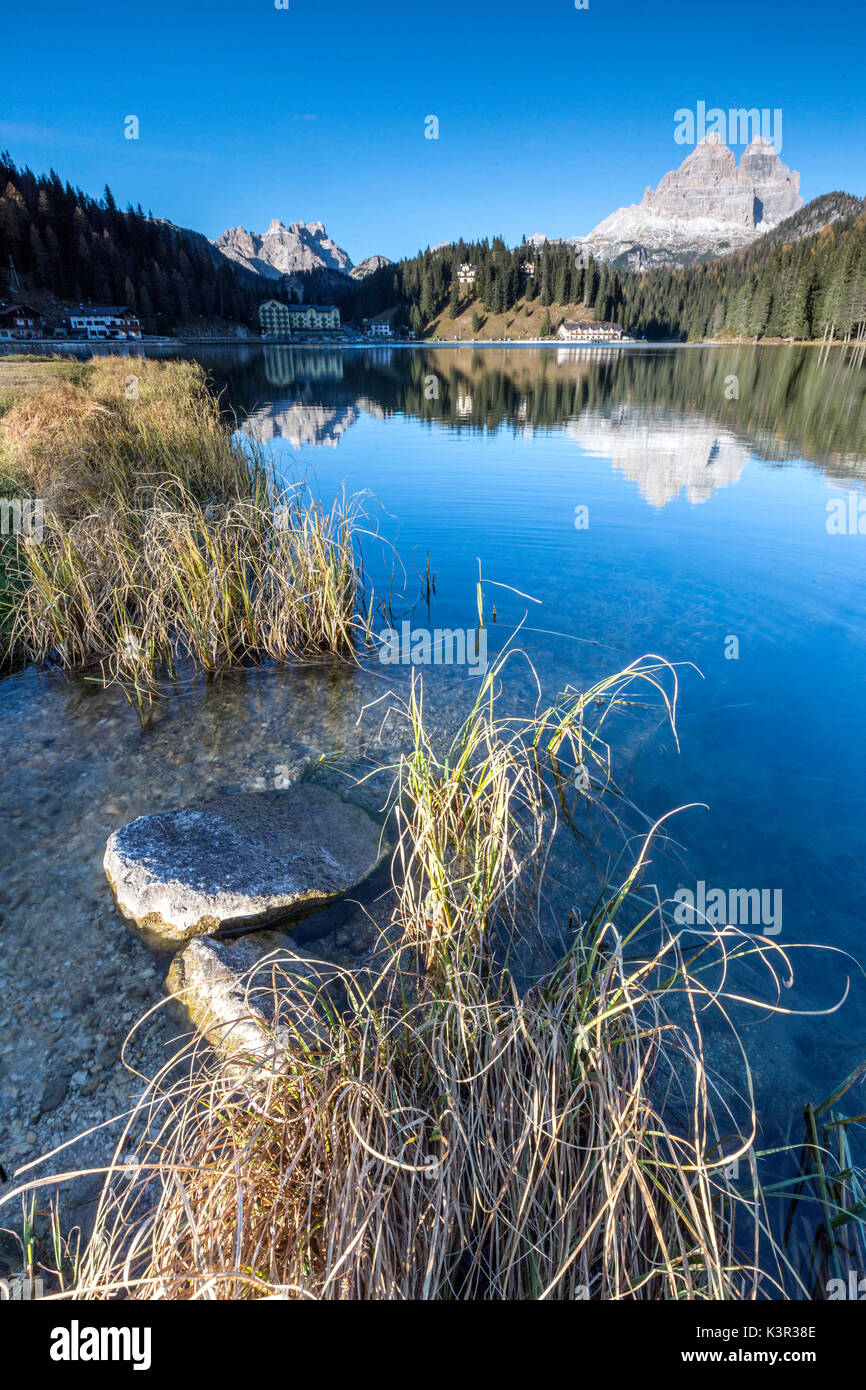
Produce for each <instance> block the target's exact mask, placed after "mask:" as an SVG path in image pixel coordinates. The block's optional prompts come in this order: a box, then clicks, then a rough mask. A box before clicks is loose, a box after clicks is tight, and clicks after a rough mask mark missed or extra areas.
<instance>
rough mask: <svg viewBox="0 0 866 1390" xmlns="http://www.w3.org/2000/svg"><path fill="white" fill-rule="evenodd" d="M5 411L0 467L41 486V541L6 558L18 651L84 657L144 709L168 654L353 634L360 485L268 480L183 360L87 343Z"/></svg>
mask: <svg viewBox="0 0 866 1390" xmlns="http://www.w3.org/2000/svg"><path fill="white" fill-rule="evenodd" d="M130 389H133V394H132V395H129V394H128V392H129V391H130ZM3 428H4V436H5V442H6V450H7V456H8V462H7V466H8V468H9V469H10V470H11V471H12V473H13V474H14V476H15V477H16V478H17V479H19V480H20V483H21V485H22V487H23V488H25V489H26V490H27V491H28V492H29V493H30V494H31V495H35V496H39V497H43V498H44V499H45V502H46V513H45V524H44V533H43V536H42V539H41V541H36V540H34V539H32V538H31V539H30V540H29V541H28V542H27V543H24V542H22V543H21V544H19V545H17V547H16V551H17V565H15V564H12V563H10V562H7V563H8V567H9V571H10V578H11V583H10V584H9V585H8V587H7V594H8V595H11V601H12V602H13V604H14V609H15V612H14V618H13V620H12V621H7V628H8V629H9V631H10V632H11V637H10V645H11V648H12V650H13V651H14V652H15V654H16V655H17V657H18V658H19V659H24V660H31V661H39V662H49V661H51V662H56V663H58V664H60V665H61V666H63V667H64V668H65V669H67V670H70V671H93V670H98V671H99V672H100V674H101V677H102V679H103V680H105V681H112V680H119V681H121V682H122V683H123V684H124V686H125V688H127V689H128V690H129V691H130V692H131V694H132V695H133V697H134V698H135V699H136V700H137V702H138V703H139V705H140V707H141V708H142V709H144V708H146V707H147V705H148V702H149V701H151V700H152V698H153V697H154V695H155V693H156V692H157V689H158V680H159V673H160V671H161V670H164V671H166V672H168V673H169V674H171V673H173V672H174V671H175V669H176V666H177V663H178V661H179V660H182V659H189V660H191V661H192V662H193V663H194V664H195V665H196V666H197V667H198V668H200V669H203V670H205V671H208V672H215V671H218V670H220V669H223V668H225V667H228V666H232V665H239V664H242V663H244V662H247V661H252V660H262V659H265V658H273V659H276V660H281V661H284V660H289V659H294V658H298V657H306V656H310V655H314V654H315V655H319V654H333V655H339V656H347V655H349V654H351V653H352V652H353V651H354V649H355V646H356V643H357V641H358V639H359V636H366V634H367V625H366V619H365V614H368V613H369V612H370V608H369V603H368V602H367V601H366V595H365V593H364V578H363V571H362V565H361V558H360V541H359V530H360V523H361V518H362V512H361V504H360V502H359V501H358V500H357V499H354V500H353V499H349V498H346V497H342V498H341V499H339V501H338V502H337V503H335V504H334V506H332V507H331V508H330V509H326V508H324V507H322V506H321V505H320V504H319V503H318V502H316V501H315V499H314V498H313V497H312V496H311V494H310V493H309V492H308V491H307V490H306V489H305V488H304V487H302V486H294V487H290V488H288V489H280V488H278V487H277V486H276V483H275V481H274V480H273V478H271V477H270V476H269V475H268V473H267V472H266V470H265V469H264V467H263V466H262V464H261V462H260V460H259V459H258V457H257V456H256V454H255V453H251V452H250V451H249V450H248V449H247V448H246V447H245V446H244V445H242V444H241V443H240V442H239V441H238V440H237V439H235V438H233V437H232V436H231V434H230V433H229V430H228V428H227V426H226V424H225V422H224V421H223V420H222V419H221V417H220V414H219V408H218V404H217V401H216V400H215V398H214V396H213V395H212V394H211V392H210V391H209V390H208V388H207V383H206V381H205V377H204V374H203V372H202V371H201V368H199V367H198V366H196V365H193V364H191V363H186V362H180V363H158V362H152V361H147V360H144V359H137V358H111V357H106V358H100V359H97V360H96V361H95V362H94V363H93V364H92V365H91V367H90V369H89V377H88V382H87V385H86V386H75V385H69V384H63V385H60V386H57V387H55V388H54V389H52V390H49V391H45V392H43V393H41V394H40V395H37V396H34V397H32V398H28V399H26V400H23V401H21V402H20V403H19V404H18V405H17V406H15V407H14V408H13V409H12V410H11V411H10V412H9V413H8V415H7V416H6V418H5V420H4V421H3Z"/></svg>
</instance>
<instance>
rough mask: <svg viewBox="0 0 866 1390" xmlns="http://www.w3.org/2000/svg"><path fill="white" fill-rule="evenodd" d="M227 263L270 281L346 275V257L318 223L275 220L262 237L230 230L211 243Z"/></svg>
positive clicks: (241, 229)
mask: <svg viewBox="0 0 866 1390" xmlns="http://www.w3.org/2000/svg"><path fill="white" fill-rule="evenodd" d="M214 245H215V246H216V248H217V250H219V251H221V252H222V253H223V255H224V256H228V257H229V259H230V260H233V261H236V262H237V263H238V264H239V265H242V266H245V267H246V268H247V269H248V270H253V271H256V272H257V273H258V274H259V275H264V276H266V278H267V279H269V280H279V279H280V278H281V277H282V276H283V275H297V274H300V273H303V272H305V271H310V270H337V271H340V272H341V273H342V274H344V275H348V274H349V273H350V272H351V270H352V262H351V260H350V259H349V256H348V253H347V252H346V251H344V250H343V249H342V247H340V246H338V245H337V243H336V242H335V241H332V240H331V238H330V237H329V236H328V234H327V232H326V231H325V228H324V226H323V224H322V223H321V222H290V223H289V225H288V227H286V226H284V224H283V223H282V222H281V221H280V220H279V218H276V217H275V218H274V219H273V221H272V222H271V224H270V226H269V227H268V230H267V231H266V232H265V234H264V235H263V236H260V235H259V234H258V233H257V232H248V231H247V229H246V228H245V227H230V228H229V229H228V231H226V232H223V234H222V236H219V237H217V239H216V241H215V242H214Z"/></svg>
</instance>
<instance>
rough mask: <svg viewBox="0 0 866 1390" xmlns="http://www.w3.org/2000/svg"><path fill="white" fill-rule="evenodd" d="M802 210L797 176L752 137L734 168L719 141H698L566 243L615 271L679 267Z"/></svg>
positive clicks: (738, 245)
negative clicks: (630, 198)
mask: <svg viewBox="0 0 866 1390" xmlns="http://www.w3.org/2000/svg"><path fill="white" fill-rule="evenodd" d="M802 206H803V200H802V198H801V197H800V175H799V174H798V173H797V172H796V170H791V169H789V168H788V167H787V165H785V164H783V163H782V161H781V159H780V158H779V156H778V155H777V154H776V152H775V150H774V148H773V146H772V144H771V142H770V141H769V140H764V139H762V138H761V137H760V136H759V137H757V138H756V139H754V140H753V141H752V142H751V144H750V145H748V146H747V147H746V149H745V150H744V151H743V155H742V158H741V160H740V163H739V166H737V162H736V159H735V157H734V154H733V151H732V150H730V149H729V148H728V146H727V145H726V144H725V143H724V141H723V140H722V139H721V138H720V136H719V135H717V134H715V133H713V134H710V135H707V136H705V137H704V138H703V139H702V140H701V141H699V143H698V144H697V145H696V146H695V148H694V150H692V152H691V153H690V154H689V155H687V157H686V158H685V159H684V160H683V162H682V164H681V165H680V166H679V168H678V169H672V170H671V171H670V172H669V173H667V174H665V175H664V177H663V178H662V179H661V180H660V182H659V184H658V186H657V187H656V188H655V189H653V188H647V189H646V191H645V192H644V195H643V197H642V198H641V201H640V203H637V204H636V203H632V204H631V205H630V206H629V207H624V208H618V209H617V210H616V212H612V213H611V214H610V215H609V216H608V217H606V218H604V219H603V221H601V222H599V224H598V226H597V227H595V228H593V230H592V231H591V232H590V233H589V235H588V236H585V237H574V238H571V240H572V241H573V243H574V244H575V245H577V246H580V247H581V248H583V249H584V251H585V252H586V253H588V254H591V255H592V256H594V257H595V259H596V260H597V261H602V262H607V263H609V264H611V265H614V266H616V268H617V269H619V270H639V271H643V270H650V269H654V268H655V267H659V266H675V267H679V268H682V267H685V266H689V265H694V264H697V263H699V262H701V261H705V260H709V259H711V258H714V257H716V256H722V255H726V254H728V253H730V252H732V251H739V250H742V249H743V247H745V246H748V245H750V244H751V243H752V242H753V241H755V240H756V239H757V238H758V237H760V236H762V235H764V234H765V233H766V232H767V231H769V230H771V229H772V228H773V227H775V226H777V225H778V224H779V223H780V222H782V221H783V220H784V219H785V218H787V217H790V216H791V214H793V213H796V212H797V211H798V210H799V209H800V208H801V207H802Z"/></svg>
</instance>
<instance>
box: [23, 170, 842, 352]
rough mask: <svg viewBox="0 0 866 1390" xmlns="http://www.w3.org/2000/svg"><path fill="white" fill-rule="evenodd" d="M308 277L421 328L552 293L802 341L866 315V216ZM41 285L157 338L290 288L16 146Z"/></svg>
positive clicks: (629, 316) (461, 246)
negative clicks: (464, 270)
mask: <svg viewBox="0 0 866 1390" xmlns="http://www.w3.org/2000/svg"><path fill="white" fill-rule="evenodd" d="M831 218H832V219H834V220H832V221H829V219H831ZM813 228H816V229H817V230H813ZM464 263H468V264H471V265H473V266H475V267H476V274H475V282H474V285H473V286H472V287H471V288H469V287H468V286H466V285H461V284H460V282H459V280H458V274H457V272H458V267H459V266H460V265H461V264H464ZM529 265H531V266H532V267H533V270H532V273H528V271H527V266H529ZM295 279H296V281H300V283H301V285H302V287H303V297H304V298H305V299H308V300H313V301H315V300H318V301H321V300H322V299H325V300H327V302H333V303H336V304H337V305H338V306H339V308H340V310H341V313H342V315H343V318H344V320H347V321H350V322H356V323H359V322H360V321H361V320H363V319H365V318H369V317H372V316H373V315H375V314H379V313H382V312H385V311H389V310H390V311H393V314H394V319H395V322H396V323H397V324H398V326H402V327H404V328H408V329H411V330H413V331H414V332H415V334H416V335H418V336H420V335H422V334H423V333H424V332H425V330H426V329H427V327H428V325H429V324H430V323H431V321H432V320H434V319H436V318H437V317H438V316H440V315H446V321H447V317H448V316H450V317H452V318H454V317H456V316H457V314H458V313H460V312H461V311H462V309H464V308H465V307H466V305H467V304H468V303H469V302H472V303H474V304H477V305H478V306H479V308H480V309H482V310H484V311H486V312H488V313H503V312H507V311H508V310H510V309H512V308H513V307H514V306H515V305H516V304H517V303H518V302H519V301H523V302H532V301H534V300H536V299H538V300H539V301H540V304H541V306H543V307H547V306H550V305H553V306H563V305H582V306H585V307H586V308H587V309H588V310H589V311H591V313H592V314H593V315H594V317H595V318H596V319H598V320H606V321H612V322H616V323H620V324H622V325H623V327H624V328H625V329H626V330H627V331H629V332H631V333H633V334H636V335H638V336H645V337H646V338H648V339H651V340H659V339H682V340H692V341H694V340H697V339H704V338H715V337H737V338H739V337H745V338H751V339H755V338H757V339H760V338H791V339H796V340H801V339H810V338H820V337H822V336H823V335H824V334H825V333H826V332H828V331H830V330H832V332H833V334H834V336H835V337H836V338H840V337H842V338H844V337H848V336H855V335H856V334H857V333H858V331H860V330H861V329H862V328H863V326H864V325H866V211H864V205H863V203H861V202H859V201H858V200H856V199H854V198H851V197H849V196H848V195H846V194H826V195H824V196H823V197H822V198H818V199H815V200H813V202H811V203H809V204H807V205H806V206H805V207H804V208H802V209H801V210H800V211H799V212H798V213H796V214H795V215H794V216H793V217H791V218H789V219H787V221H786V222H783V223H781V224H780V225H779V227H777V228H776V229H775V230H774V231H773V232H772V233H770V234H769V235H767V236H765V237H762V238H761V239H760V240H759V241H757V242H756V243H754V244H753V245H752V246H751V247H749V248H748V249H746V250H744V251H740V252H737V253H735V254H733V255H729V256H726V257H723V258H720V259H717V260H711V261H707V262H705V263H703V264H701V265H696V266H691V267H689V268H688V269H685V270H673V269H671V270H667V269H661V270H653V271H650V272H648V273H646V274H640V273H636V272H631V271H622V270H618V269H617V268H615V267H614V266H611V265H607V264H599V263H596V262H595V261H594V260H593V258H592V257H591V256H587V255H584V254H583V253H582V252H580V251H579V250H577V249H576V248H575V246H574V245H573V244H572V243H570V242H566V241H558V242H556V241H554V242H545V243H543V245H541V246H537V245H535V244H531V243H528V242H526V241H524V242H523V243H522V244H520V245H518V246H515V247H508V246H507V245H506V244H505V242H504V240H503V239H502V238H501V237H494V238H493V239H492V240H488V239H485V240H483V241H473V242H468V241H463V240H461V241H458V242H454V243H451V244H448V245H446V246H440V247H437V248H436V249H435V250H434V249H430V248H429V247H428V248H427V250H425V251H422V252H419V253H418V254H417V255H416V256H412V257H408V258H405V259H404V260H402V261H399V262H397V263H396V264H393V265H387V266H384V267H382V268H381V269H379V270H377V271H375V272H374V273H373V274H371V275H369V276H367V277H366V278H365V279H363V280H360V281H358V280H352V279H350V278H349V277H347V276H341V275H338V274H336V273H334V272H318V271H312V272H310V273H309V274H308V275H306V276H297V277H295ZM28 292H30V293H35V292H43V293H47V294H50V295H52V296H54V298H56V299H57V300H58V301H64V302H66V303H69V304H78V303H83V302H86V301H91V302H112V303H123V304H129V305H131V306H132V307H133V308H134V309H135V310H136V311H137V312H138V314H139V316H140V318H141V320H142V325H143V327H144V329H145V331H146V332H172V331H174V330H175V329H176V328H177V327H178V325H181V324H189V323H190V321H192V320H194V319H198V318H203V319H205V320H223V321H229V322H235V323H239V324H244V325H246V326H247V327H248V328H250V329H252V330H253V331H255V330H256V329H257V318H256V310H257V307H258V304H259V303H260V302H261V300H262V299H263V298H265V297H269V296H271V295H273V294H277V295H279V293H280V287H279V284H278V283H276V284H275V283H274V282H272V281H268V282H262V280H261V279H260V278H259V277H257V276H256V275H254V274H253V273H251V272H250V271H248V270H246V269H244V268H243V267H241V266H238V265H236V264H235V263H233V262H232V261H229V260H228V259H226V258H225V257H223V256H222V255H221V254H220V252H218V251H217V250H216V248H215V247H214V246H213V245H212V244H211V242H209V241H208V240H207V238H206V237H205V236H203V235H201V234H200V233H197V232H193V231H188V230H185V229H182V228H178V227H175V226H173V225H172V224H171V223H170V222H167V221H165V220H161V219H158V218H154V217H153V216H152V215H150V214H146V213H145V212H144V210H143V209H142V207H141V206H140V205H139V206H138V207H136V208H133V207H132V206H129V207H127V208H126V210H121V209H120V208H118V206H117V204H116V202H115V199H114V197H113V195H112V193H111V190H110V188H108V187H106V189H105V191H104V194H103V196H102V197H101V198H99V199H96V198H93V197H91V196H89V195H88V194H85V193H83V192H82V191H81V190H80V189H75V188H73V187H72V186H71V185H70V184H69V183H68V182H64V181H63V180H62V179H61V177H60V175H59V174H57V173H56V172H55V171H54V170H52V171H51V172H50V173H49V174H47V175H45V174H42V175H37V174H34V173H33V172H32V171H31V170H30V169H23V170H20V169H18V168H17V167H16V165H15V164H14V162H13V161H12V159H11V157H10V156H9V155H8V154H4V155H2V156H0V296H2V297H3V298H11V297H13V296H16V295H18V296H23V295H26V294H27V293H28ZM559 317H560V318H561V317H562V315H561V314H560V316H559ZM543 324H544V330H549V331H555V329H556V326H557V320H556V316H555V315H554V316H553V318H551V316H549V315H545V316H544V320H543ZM544 330H543V331H544Z"/></svg>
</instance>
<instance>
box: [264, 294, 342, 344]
mask: <svg viewBox="0 0 866 1390" xmlns="http://www.w3.org/2000/svg"><path fill="white" fill-rule="evenodd" d="M259 323H260V324H261V326H262V335H263V337H265V338H289V337H291V335H292V334H293V333H298V332H301V333H303V332H311V331H312V332H318V331H320V330H321V329H327V328H339V327H340V311H339V309H338V308H337V307H336V305H334V304H283V303H282V302H281V301H280V300H279V299H266V300H265V302H264V303H263V304H260V305H259Z"/></svg>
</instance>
